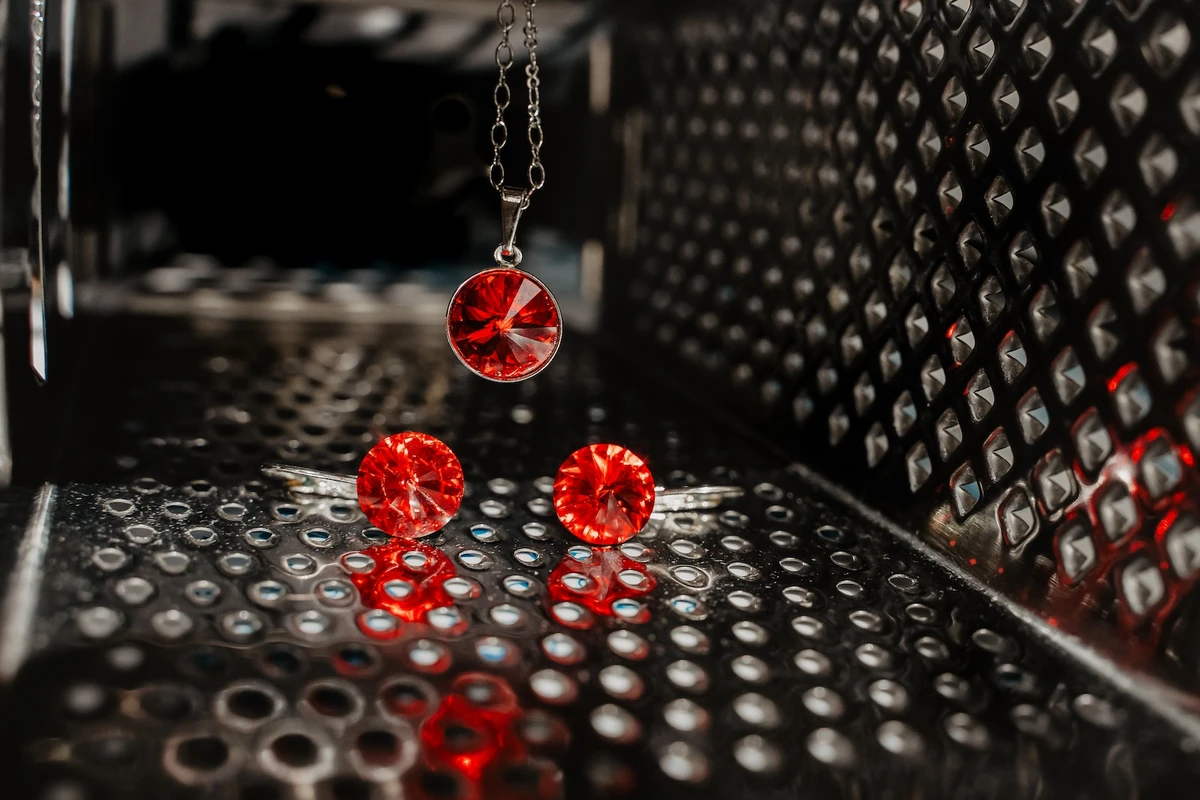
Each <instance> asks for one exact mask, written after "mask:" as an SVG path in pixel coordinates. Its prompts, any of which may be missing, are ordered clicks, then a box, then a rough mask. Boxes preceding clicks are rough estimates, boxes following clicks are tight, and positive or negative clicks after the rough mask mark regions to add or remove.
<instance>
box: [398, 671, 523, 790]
mask: <svg viewBox="0 0 1200 800" xmlns="http://www.w3.org/2000/svg"><path fill="white" fill-rule="evenodd" d="M520 713H521V709H520V707H519V706H518V705H517V695H516V693H514V692H513V690H512V689H511V688H510V687H509V686H508V684H507V683H505V682H504V681H503V680H501V679H500V678H497V677H494V676H492V675H487V674H485V673H467V674H465V675H460V676H459V677H458V678H457V679H456V680H455V681H454V685H453V686H452V687H451V689H450V692H449V694H447V695H446V696H445V697H444V698H442V701H441V702H440V703H439V704H438V707H437V710H436V711H434V712H433V713H432V714H430V715H429V717H428V718H427V719H426V720H425V721H424V722H423V723H422V724H421V752H422V754H423V755H424V757H425V761H426V762H427V763H428V764H429V765H430V766H432V767H435V768H446V769H452V770H454V771H455V772H459V773H461V774H462V775H463V776H465V777H466V778H467V779H468V780H471V781H478V780H479V778H480V776H481V775H482V774H483V771H484V769H486V768H487V767H488V765H490V764H491V763H492V762H493V761H495V760H496V759H498V758H504V759H505V760H509V761H517V760H520V759H522V758H524V757H525V745H524V743H523V742H522V741H521V739H520V737H518V736H517V735H516V734H515V733H514V731H513V730H512V725H513V722H514V721H515V720H516V718H517V716H518V715H519V714H520Z"/></svg>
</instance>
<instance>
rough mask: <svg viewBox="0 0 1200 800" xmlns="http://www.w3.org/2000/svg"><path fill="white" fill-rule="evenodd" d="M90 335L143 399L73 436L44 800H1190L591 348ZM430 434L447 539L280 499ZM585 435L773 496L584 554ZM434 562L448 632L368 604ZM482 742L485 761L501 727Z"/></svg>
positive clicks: (41, 678) (150, 322)
mask: <svg viewBox="0 0 1200 800" xmlns="http://www.w3.org/2000/svg"><path fill="white" fill-rule="evenodd" d="M91 324H92V325H94V326H95V327H93V328H92V329H91V336H92V341H95V342H97V343H98V347H100V343H103V345H102V350H103V352H106V353H114V354H121V355H120V356H118V357H117V358H115V359H114V358H112V357H108V358H105V357H97V358H95V359H93V360H92V361H91V364H90V367H89V375H88V376H86V377H87V378H88V379H89V380H95V379H97V378H98V377H99V376H102V375H103V376H108V378H109V382H108V383H107V384H106V385H108V386H111V387H114V388H115V389H117V391H114V392H112V393H111V394H110V395H109V396H107V397H106V398H104V399H103V400H102V401H100V402H98V403H97V404H96V405H94V406H92V407H91V408H90V409H86V410H85V414H84V416H82V417H80V418H78V419H77V421H76V427H75V434H76V436H77V437H78V438H77V442H78V449H77V450H76V452H75V453H74V454H73V456H74V457H73V458H72V460H71V463H70V464H69V465H68V472H67V474H66V475H64V482H63V483H62V484H61V485H59V487H58V488H57V490H56V491H57V495H58V498H57V501H56V503H55V505H54V508H53V511H52V514H51V516H50V519H49V525H48V526H47V527H46V528H45V531H44V533H45V539H44V547H45V556H44V562H43V568H42V570H41V574H42V575H43V576H44V577H43V580H42V583H41V588H40V591H39V593H38V603H37V607H36V612H35V613H34V615H33V616H32V617H27V622H28V624H29V625H30V626H31V629H32V637H31V640H30V641H31V652H30V654H29V657H28V658H27V659H26V660H24V662H23V664H22V668H21V670H20V672H19V674H18V675H17V677H16V679H15V682H14V684H13V685H12V690H11V692H10V695H9V696H10V700H9V702H10V703H11V704H12V705H11V706H10V713H7V714H6V715H5V717H4V719H5V720H6V722H5V728H4V735H5V737H6V740H7V742H8V743H9V745H10V746H7V747H6V748H4V750H3V752H4V753H5V754H6V758H9V759H10V763H9V764H7V766H8V767H9V770H10V771H9V772H8V773H7V774H9V775H10V778H11V780H13V781H14V782H15V783H14V784H13V785H15V786H19V787H21V791H23V792H27V796H31V797H55V796H62V795H61V793H62V792H66V791H68V790H69V791H71V792H76V793H77V794H76V795H75V796H81V797H90V796H107V795H109V794H113V793H119V792H124V793H128V792H131V791H133V792H136V793H137V794H138V795H139V796H167V795H174V794H177V793H179V792H183V791H187V792H191V793H194V794H196V795H198V796H211V797H235V796H236V797H243V796H246V793H247V792H250V793H251V794H252V796H269V797H276V796H282V797H289V796H318V797H339V798H340V797H359V796H363V797H390V796H395V795H397V794H398V793H401V792H403V793H405V794H406V795H408V794H411V795H414V796H451V797H471V796H487V797H492V796H522V797H551V796H572V797H575V796H614V795H616V796H642V795H644V794H647V793H650V792H663V793H666V794H667V795H670V796H683V795H687V794H690V795H694V794H696V793H697V792H699V793H701V794H704V795H705V796H740V795H743V794H745V793H747V792H751V791H753V792H766V793H768V794H780V795H781V796H782V795H786V794H791V793H794V792H796V791H806V792H811V793H815V794H818V795H821V796H863V795H864V794H865V795H868V796H881V797H889V796H893V797H901V796H905V797H907V796H912V795H913V794H921V795H922V796H934V797H940V796H954V797H959V796H962V794H961V791H960V790H961V787H963V786H965V785H968V784H969V785H972V786H975V787H976V790H975V791H976V792H977V794H978V795H979V796H988V797H991V796H1002V795H1011V794H1013V793H1017V794H1018V795H1020V796H1025V795H1027V794H1029V793H1030V792H1032V791H1033V789H1032V787H1033V786H1037V787H1039V788H1038V789H1037V792H1038V796H1069V797H1076V796H1080V795H1083V794H1094V795H1095V796H1098V797H1106V796H1111V795H1113V794H1114V793H1115V794H1122V795H1123V793H1125V792H1127V791H1140V792H1143V793H1145V794H1146V795H1147V796H1155V795H1156V794H1161V793H1162V792H1167V791H1170V790H1171V789H1172V788H1173V787H1176V786H1178V785H1180V784H1181V783H1183V782H1186V781H1189V780H1192V778H1191V777H1190V775H1191V771H1192V770H1193V769H1194V763H1195V759H1194V756H1193V755H1192V752H1193V748H1194V747H1195V743H1194V741H1193V740H1192V739H1190V738H1188V737H1186V736H1184V735H1182V734H1181V733H1179V732H1178V731H1177V730H1176V729H1174V728H1173V727H1171V726H1170V725H1168V724H1165V723H1164V722H1163V721H1162V720H1161V719H1159V718H1157V717H1156V716H1154V715H1152V714H1150V713H1148V712H1147V711H1146V710H1145V709H1144V708H1143V707H1142V706H1141V705H1140V704H1139V703H1137V702H1132V701H1130V700H1128V699H1126V698H1124V697H1123V696H1122V695H1121V694H1119V693H1117V692H1114V691H1113V690H1112V689H1111V688H1110V686H1109V685H1108V684H1107V683H1106V682H1105V681H1104V680H1102V679H1100V678H1098V677H1097V676H1095V675H1093V674H1091V673H1090V672H1089V671H1088V670H1086V669H1080V667H1079V666H1077V665H1076V664H1074V663H1072V662H1071V661H1068V660H1064V659H1063V658H1062V657H1060V656H1058V655H1056V654H1055V651H1054V648H1053V645H1052V644H1051V645H1048V644H1046V643H1043V641H1042V640H1041V639H1039V638H1036V637H1030V636H1029V635H1028V629H1027V628H1025V627H1024V626H1023V625H1022V624H1020V623H1019V622H1017V621H1016V620H1014V619H1013V618H1012V617H1010V616H1008V615H1006V614H1004V613H1003V612H1001V611H999V610H998V609H997V608H995V607H993V606H992V605H991V604H990V603H989V602H988V600H987V599H986V598H985V597H983V596H981V595H979V594H977V593H976V592H974V591H972V590H971V589H968V588H965V587H962V586H960V585H958V584H957V583H956V581H955V580H954V579H952V578H951V577H950V576H949V574H948V573H946V572H945V571H944V570H943V569H942V568H940V567H938V566H936V565H934V564H933V563H931V562H929V561H928V560H927V559H926V558H924V557H922V556H920V555H918V554H915V553H914V552H913V551H912V550H911V549H910V548H909V547H908V546H907V545H906V544H904V543H903V542H902V541H901V540H900V539H898V538H896V537H895V536H894V535H893V534H892V533H891V532H889V531H888V530H887V529H886V528H885V527H881V526H879V525H877V524H876V523H873V522H871V521H870V520H869V519H867V518H864V517H863V516H860V515H858V514H857V513H855V512H853V511H851V510H850V509H849V508H848V507H847V506H845V505H844V504H842V503H841V502H840V501H838V500H837V499H835V498H834V497H833V496H831V495H829V494H827V493H826V492H824V491H823V490H822V489H821V488H820V487H819V486H817V485H816V484H814V483H812V482H809V481H806V480H804V479H802V477H800V476H799V475H798V474H797V473H796V472H795V471H793V470H790V469H789V468H788V459H786V458H784V457H781V455H780V454H778V453H777V452H775V451H774V450H773V449H771V448H770V447H768V446H767V445H764V444H761V443H759V442H757V441H755V440H753V439H751V438H747V437H746V435H745V434H743V433H740V432H738V430H737V429H736V428H731V427H728V426H727V425H726V424H725V423H724V422H722V421H720V420H717V419H714V418H712V417H710V416H708V415H706V414H705V413H702V412H699V411H697V410H696V408H695V406H693V405H692V404H691V402H690V401H689V400H688V399H687V398H686V396H684V395H680V394H677V393H676V389H675V387H672V386H670V385H668V384H662V383H659V382H656V380H655V379H654V378H653V377H651V376H649V375H644V374H641V373H637V372H631V371H630V368H629V365H628V364H627V363H626V362H625V361H624V360H622V359H621V358H620V357H619V356H617V355H616V354H613V353H609V354H605V353H603V352H597V351H595V350H593V349H592V347H591V344H590V343H588V342H587V341H586V340H584V339H580V338H576V339H575V340H574V344H573V345H571V346H569V347H567V348H565V349H564V351H563V353H562V354H561V355H560V357H559V359H558V360H557V361H556V362H555V364H554V365H553V366H552V367H550V368H549V369H548V370H547V371H546V373H545V374H544V375H541V376H538V378H537V379H535V380H533V381H529V382H526V383H525V384H523V385H521V386H518V387H499V388H498V387H496V386H494V385H493V384H485V383H483V382H481V381H475V380H472V379H470V378H469V376H467V375H465V374H463V373H461V372H459V371H457V370H456V369H454V365H453V362H452V360H451V358H450V357H449V355H448V354H446V353H445V352H444V351H442V350H429V349H423V348H422V346H421V345H420V342H421V341H422V340H421V339H420V338H419V337H411V336H408V335H407V334H406V333H405V332H404V331H403V329H387V328H381V329H374V328H368V327H364V326H354V327H348V328H332V329H331V328H319V327H313V326H307V327H305V328H296V327H289V326H282V325H277V324H254V325H245V324H243V325H220V324H218V325H214V324H212V323H198V322H195V321H193V322H191V323H187V322H172V321H168V320H163V319H144V320H129V319H125V320H124V321H120V320H114V321H110V322H103V321H93V322H92V323H91ZM99 352H100V349H98V350H97V353H99ZM417 365H419V366H420V369H417V368H416V366H417ZM135 376H141V377H140V378H139V379H138V380H134V379H133V378H134V377H135ZM406 427H420V428H422V429H424V430H428V431H429V432H431V433H434V434H435V435H437V436H439V438H442V439H443V440H445V441H447V442H449V443H450V444H451V445H452V446H453V447H454V448H455V450H456V453H457V454H458V455H459V457H460V459H461V460H462V463H463V466H464V469H465V472H466V475H467V485H468V495H467V498H466V499H465V501H464V503H463V507H462V510H461V511H460V513H459V515H458V516H457V517H456V518H455V519H454V520H453V521H452V522H451V523H450V524H449V525H448V526H447V528H446V529H445V530H444V531H443V532H442V533H440V534H438V535H437V536H435V537H431V538H429V539H425V540H421V541H420V542H415V543H414V542H404V541H392V540H389V539H388V538H387V537H385V536H382V535H381V534H380V532H378V531H376V530H374V529H371V528H370V527H369V526H367V525H366V523H365V522H364V520H363V518H362V516H361V512H359V510H358V509H357V507H356V506H355V505H354V504H353V503H346V502H344V501H337V500H328V499H322V498H316V497H310V498H304V499H300V498H297V497H296V496H292V495H289V494H288V493H287V492H286V490H285V488H284V487H282V486H272V485H270V484H268V483H266V482H264V481H262V480H261V479H260V478H259V476H258V474H257V471H258V468H259V465H260V464H261V463H262V461H263V459H264V458H269V457H276V458H287V459H288V460H291V461H296V462H298V463H301V464H309V465H312V466H313V467H320V468H330V467H332V468H337V465H338V464H354V463H356V461H357V459H358V458H359V457H360V456H361V454H362V453H363V452H365V450H366V449H367V447H369V445H370V444H371V443H373V441H374V440H375V438H376V437H377V436H378V435H379V434H380V433H382V432H384V431H391V430H394V429H400V428H406ZM591 439H600V440H610V439H611V440H618V441H621V442H623V443H625V444H627V445H629V446H631V447H633V448H635V449H636V450H637V451H638V452H639V453H642V454H644V455H645V456H646V457H647V458H648V459H649V463H650V464H651V466H652V468H653V469H654V470H655V471H656V474H658V475H659V476H660V478H662V479H663V480H664V482H665V483H666V484H667V485H677V484H680V483H702V482H706V481H714V482H723V483H728V484H732V485H736V486H739V487H743V488H744V490H745V495H744V497H742V498H741V499H729V500H727V501H726V503H725V504H724V505H723V506H722V509H721V510H720V511H711V512H672V513H666V514H663V515H662V516H661V518H660V519H656V520H654V521H652V523H651V524H650V526H648V528H647V529H646V530H645V531H644V532H643V533H642V534H641V535H640V536H638V537H636V538H635V539H633V540H631V541H630V542H628V543H626V544H625V545H623V546H622V547H621V548H619V549H614V550H607V551H606V550H603V549H590V548H586V547H582V546H580V543H578V542H577V541H575V540H572V539H570V538H569V537H567V536H566V534H565V532H564V531H563V529H562V528H561V526H560V525H559V524H558V522H557V521H556V519H555V518H554V515H553V510H552V508H551V507H550V503H549V495H548V491H549V488H550V476H551V475H552V474H553V470H554V469H555V468H556V467H557V465H558V463H559V462H560V461H561V459H562V457H563V453H565V452H569V451H570V449H571V448H572V447H573V446H574V445H575V444H578V443H581V442H586V441H588V440H591ZM385 562H386V563H387V564H389V565H391V566H387V567H384V566H383V565H384V563H385ZM431 564H432V565H437V569H438V570H442V569H445V570H446V572H444V573H440V574H442V575H443V577H444V578H445V579H446V580H445V583H444V584H443V588H444V591H445V594H444V595H438V596H437V598H438V599H437V602H434V603H432V604H430V606H429V608H428V609H427V610H426V611H425V613H424V615H423V617H421V616H418V617H416V618H415V621H405V620H401V619H400V618H399V617H397V616H395V615H394V614H392V613H389V612H387V611H384V610H382V609H380V608H376V607H373V606H374V605H376V604H378V602H379V598H380V597H382V596H385V595H384V594H383V593H382V592H387V591H391V592H393V593H394V594H395V595H402V596H407V595H405V594H404V593H405V591H411V589H409V590H405V589H403V588H402V584H404V583H405V582H407V585H409V586H410V587H411V586H414V585H415V586H419V585H421V584H420V581H419V580H418V579H419V577H420V576H421V575H422V574H423V572H422V571H423V570H427V569H430V568H431V566H430V565H431ZM451 575H452V577H451ZM397 581H399V583H397ZM388 587H390V588H388ZM381 589H382V592H381ZM7 624H9V625H10V626H11V625H12V624H13V620H12V618H10V619H9V620H8V621H7ZM510 689H511V691H512V692H513V693H514V694H513V697H514V698H515V699H513V700H511V701H510V700H509V699H507V698H509V695H508V691H509V690H510ZM463 697H467V698H470V697H474V698H476V700H475V701H470V702H468V706H470V707H473V706H471V704H472V703H475V702H481V703H484V705H486V704H487V703H495V704H496V706H497V707H503V708H505V709H508V708H510V707H511V708H512V709H514V710H513V712H512V715H511V717H508V716H504V715H503V714H502V715H501V716H502V717H503V718H504V719H506V720H510V721H511V725H512V726H513V728H512V729H513V730H514V731H516V733H515V734H514V736H515V737H516V738H514V739H510V740H508V741H510V743H514V742H515V743H517V744H514V745H513V747H512V748H511V749H508V750H505V752H504V754H503V755H502V756H497V757H496V758H495V760H494V761H492V762H491V764H492V765H493V767H489V768H487V769H484V770H483V771H482V773H480V775H479V777H478V778H474V777H466V776H468V775H469V774H470V771H469V770H468V771H466V772H464V771H463V770H462V769H461V765H460V768H450V767H448V766H447V764H448V763H449V762H448V761H447V758H446V753H447V750H446V748H445V747H444V746H443V745H441V744H439V742H440V741H441V740H440V739H438V736H437V735H436V731H438V730H445V729H444V728H439V727H438V726H439V725H441V723H442V722H443V721H445V720H446V719H447V717H446V716H445V714H443V715H442V716H437V715H438V713H439V709H441V710H442V711H446V712H447V713H449V712H448V711H447V709H454V708H458V709H459V711H460V712H461V703H462V702H466V701H462V700H461V698H463ZM454 698H460V699H459V700H455V699H454ZM479 698H483V700H479ZM488 698H491V699H488ZM514 704H515V705H514ZM505 713H506V714H507V712H505ZM459 716H460V717H462V716H463V715H462V714H461V713H460V715H459ZM466 717H467V718H466V719H462V718H456V722H455V724H454V726H452V727H453V730H454V734H453V735H454V737H457V738H455V739H454V741H456V742H458V744H459V746H463V743H464V742H466V743H467V744H468V745H469V744H470V743H471V742H477V737H479V736H484V737H485V738H486V733H487V731H488V730H489V728H488V727H487V726H488V724H491V723H488V722H487V721H486V719H485V718H483V717H478V716H471V715H470V714H467V715H466ZM505 724H509V723H507V722H506V723H505ZM1113 787H1117V788H1115V789H1114V788H1113ZM255 792H260V793H261V794H257V795H255V794H253V793H255ZM56 793H59V794H56Z"/></svg>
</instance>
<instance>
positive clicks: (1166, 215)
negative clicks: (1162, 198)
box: [1159, 200, 1179, 222]
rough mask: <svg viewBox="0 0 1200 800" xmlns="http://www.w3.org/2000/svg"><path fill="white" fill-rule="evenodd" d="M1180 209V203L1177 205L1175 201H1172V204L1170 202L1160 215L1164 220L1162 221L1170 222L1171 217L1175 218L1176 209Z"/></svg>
mask: <svg viewBox="0 0 1200 800" xmlns="http://www.w3.org/2000/svg"><path fill="white" fill-rule="evenodd" d="M1178 207H1179V203H1177V202H1176V201H1174V200H1172V201H1171V202H1169V203H1167V204H1166V205H1165V206H1163V210H1162V214H1160V215H1159V216H1160V217H1161V218H1162V221H1163V222H1170V221H1171V217H1173V216H1175V209H1176V208H1178Z"/></svg>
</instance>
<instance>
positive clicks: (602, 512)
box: [554, 444, 654, 545]
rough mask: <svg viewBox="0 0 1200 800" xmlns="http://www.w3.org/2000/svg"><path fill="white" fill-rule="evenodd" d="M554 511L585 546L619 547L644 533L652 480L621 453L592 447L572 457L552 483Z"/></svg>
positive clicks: (638, 462) (641, 464) (603, 446)
mask: <svg viewBox="0 0 1200 800" xmlns="http://www.w3.org/2000/svg"><path fill="white" fill-rule="evenodd" d="M554 510H555V511H557V512H558V518H559V519H560V520H562V524H563V525H564V526H566V529H567V530H568V531H570V532H571V533H573V534H574V535H576V536H578V537H579V538H580V539H583V540H584V541H585V542H589V543H591V544H599V545H612V544H620V543H621V542H623V541H625V540H626V539H629V538H631V537H633V536H634V535H636V534H637V533H638V531H640V530H641V529H642V528H644V527H645V525H646V522H648V521H649V519H650V513H651V512H652V511H653V510H654V478H653V477H651V475H650V470H649V468H648V467H647V466H646V462H644V461H642V460H641V459H640V458H638V457H637V456H636V455H634V454H633V453H632V452H630V451H629V450H626V449H625V448H624V447H620V446H618V445H615V444H593V445H589V446H588V447H584V448H581V449H579V450H576V451H575V452H574V453H572V454H571V455H570V456H569V457H568V458H567V460H566V461H564V462H563V464H562V466H561V467H559V468H558V475H557V476H556V477H555V479H554Z"/></svg>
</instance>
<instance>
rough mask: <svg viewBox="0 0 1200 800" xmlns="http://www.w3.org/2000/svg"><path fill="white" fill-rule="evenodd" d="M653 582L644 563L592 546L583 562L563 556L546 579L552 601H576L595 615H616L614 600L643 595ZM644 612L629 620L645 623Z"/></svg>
mask: <svg viewBox="0 0 1200 800" xmlns="http://www.w3.org/2000/svg"><path fill="white" fill-rule="evenodd" d="M655 583H656V581H655V580H654V576H653V575H651V574H650V571H649V570H647V569H646V567H645V566H644V565H643V564H639V563H638V562H636V561H634V560H633V559H632V558H629V557H628V556H626V555H625V554H624V553H622V552H621V551H620V550H617V549H606V548H599V547H597V548H593V549H592V552H591V556H590V557H589V558H588V559H587V560H586V561H580V560H577V559H575V558H572V557H571V556H569V555H568V556H564V557H563V559H562V560H561V561H559V562H558V565H557V566H555V567H554V571H553V572H551V573H550V579H549V580H548V581H547V589H548V595H549V598H550V602H551V603H563V602H570V603H578V604H579V605H581V606H584V607H585V608H587V609H588V610H590V611H591V612H592V613H594V614H599V615H603V616H608V617H612V616H616V612H615V611H614V610H613V603H614V602H616V601H618V600H624V599H637V598H641V597H645V596H646V595H648V594H650V592H651V591H653V590H654V586H655ZM649 616H650V615H649V612H647V611H644V610H643V612H642V613H641V614H640V615H638V616H636V617H633V618H632V619H631V618H629V617H625V619H627V620H629V621H631V622H645V621H646V620H647V619H649Z"/></svg>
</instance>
